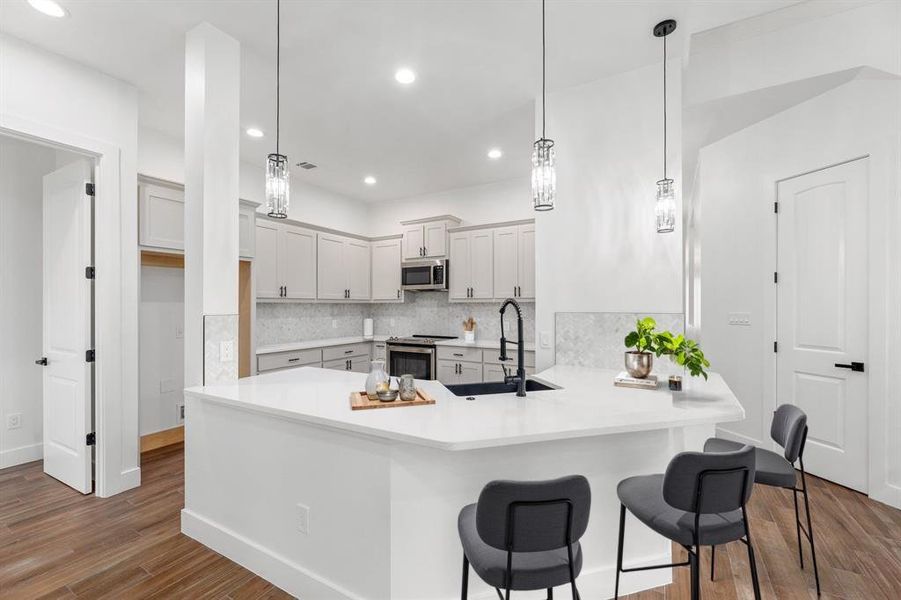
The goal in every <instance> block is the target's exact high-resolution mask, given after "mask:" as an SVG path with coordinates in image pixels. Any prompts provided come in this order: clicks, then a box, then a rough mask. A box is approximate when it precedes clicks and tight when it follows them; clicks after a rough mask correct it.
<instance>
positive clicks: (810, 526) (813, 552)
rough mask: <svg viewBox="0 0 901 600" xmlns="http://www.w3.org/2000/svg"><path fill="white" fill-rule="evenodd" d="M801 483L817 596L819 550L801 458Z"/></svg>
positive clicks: (818, 585)
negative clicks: (816, 544) (811, 518)
mask: <svg viewBox="0 0 901 600" xmlns="http://www.w3.org/2000/svg"><path fill="white" fill-rule="evenodd" d="M801 484H802V485H803V486H804V512H806V513H807V539H808V541H809V542H810V559H811V560H812V561H813V578H814V580H815V581H816V584H817V596H819V595H820V571H819V569H818V568H817V551H816V547H815V546H814V544H813V523H812V522H811V520H810V500H809V498H808V495H807V476H806V473H805V472H804V459H803V458H801Z"/></svg>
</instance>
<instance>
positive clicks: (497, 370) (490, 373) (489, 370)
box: [482, 364, 535, 382]
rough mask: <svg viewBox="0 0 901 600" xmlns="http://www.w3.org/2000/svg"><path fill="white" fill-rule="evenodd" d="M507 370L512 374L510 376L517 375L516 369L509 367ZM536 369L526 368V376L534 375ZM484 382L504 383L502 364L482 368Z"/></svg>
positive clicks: (487, 365)
mask: <svg viewBox="0 0 901 600" xmlns="http://www.w3.org/2000/svg"><path fill="white" fill-rule="evenodd" d="M507 370H508V371H509V372H510V375H515V374H516V367H515V366H514V367H513V368H510V367H507ZM534 374H535V369H533V368H532V367H526V375H534ZM482 380H483V381H486V382H488V381H503V380H504V368H503V367H502V366H501V365H500V364H496V365H495V364H491V365H489V364H486V365H485V366H484V367H482Z"/></svg>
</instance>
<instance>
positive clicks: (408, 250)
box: [401, 215, 460, 260]
mask: <svg viewBox="0 0 901 600" xmlns="http://www.w3.org/2000/svg"><path fill="white" fill-rule="evenodd" d="M459 224H460V219H458V218H457V217H452V216H450V215H444V216H441V217H435V218H434V219H419V220H416V221H403V222H402V223H401V225H403V226H404V236H403V251H404V260H416V259H417V258H441V257H444V256H447V252H448V247H447V244H448V240H447V228H448V227H453V226H456V225H459Z"/></svg>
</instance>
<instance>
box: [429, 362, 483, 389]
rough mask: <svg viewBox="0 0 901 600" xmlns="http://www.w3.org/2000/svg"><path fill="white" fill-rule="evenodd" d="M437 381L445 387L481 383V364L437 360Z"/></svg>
mask: <svg viewBox="0 0 901 600" xmlns="http://www.w3.org/2000/svg"><path fill="white" fill-rule="evenodd" d="M438 381H440V382H441V383H443V384H445V385H454V384H459V383H481V382H482V364H481V363H471V362H463V361H455V360H446V359H442V360H439V361H438Z"/></svg>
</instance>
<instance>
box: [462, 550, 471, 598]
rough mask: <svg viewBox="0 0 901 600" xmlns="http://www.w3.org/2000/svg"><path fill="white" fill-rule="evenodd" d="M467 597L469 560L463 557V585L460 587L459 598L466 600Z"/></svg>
mask: <svg viewBox="0 0 901 600" xmlns="http://www.w3.org/2000/svg"><path fill="white" fill-rule="evenodd" d="M468 597H469V559H468V558H466V554H464V555H463V583H462V585H461V587H460V598H461V599H462V600H466V599H467V598H468Z"/></svg>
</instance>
